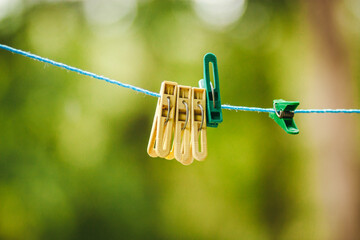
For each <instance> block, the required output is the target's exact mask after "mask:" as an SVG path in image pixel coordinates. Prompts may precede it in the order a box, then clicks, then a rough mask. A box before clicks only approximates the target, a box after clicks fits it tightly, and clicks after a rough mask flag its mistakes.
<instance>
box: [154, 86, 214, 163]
mask: <svg viewBox="0 0 360 240" xmlns="http://www.w3.org/2000/svg"><path fill="white" fill-rule="evenodd" d="M205 109H206V96H205V89H202V88H196V87H188V86H181V85H178V84H177V83H175V82H168V81H164V82H163V83H162V84H161V90H160V98H159V100H158V104H157V107H156V112H155V116H154V121H153V126H152V129H151V133H150V139H149V144H148V148H147V152H148V154H149V155H150V156H151V157H162V158H166V159H169V160H170V159H174V158H175V159H176V160H178V161H179V162H180V163H182V164H184V165H189V164H191V163H192V162H193V159H194V158H195V159H196V160H199V161H202V160H204V159H205V158H206V156H207V138H206V115H205V114H206V112H205Z"/></svg>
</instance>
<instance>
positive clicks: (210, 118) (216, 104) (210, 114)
mask: <svg viewBox="0 0 360 240" xmlns="http://www.w3.org/2000/svg"><path fill="white" fill-rule="evenodd" d="M210 63H212V66H213V72H212V74H213V79H214V86H213V85H212V83H211V80H210V71H209V64H210ZM199 87H200V88H205V89H206V115H207V118H206V120H207V123H206V125H207V126H208V127H215V128H216V127H217V126H218V124H219V123H221V122H222V121H223V117H222V111H221V98H220V84H219V74H218V67H217V60H216V56H215V55H214V54H212V53H207V54H206V55H205V56H204V78H203V79H201V80H200V81H199Z"/></svg>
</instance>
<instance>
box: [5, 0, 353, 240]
mask: <svg viewBox="0 0 360 240" xmlns="http://www.w3.org/2000/svg"><path fill="white" fill-rule="evenodd" d="M304 8H305V7H304V5H303V4H302V2H299V1H293V0H281V1H276V2H275V1H260V0H252V1H245V0H226V1H225V0H224V1H206V0H194V1H163V0H138V1H137V0H122V1H121V0H111V1H100V0H86V1H85V0H84V1H60V0H52V1H50V0H47V1H46V0H0V43H2V44H6V45H10V46H13V47H15V48H19V49H23V50H26V51H30V52H32V53H35V54H38V55H40V56H44V57H47V58H50V59H54V60H56V61H60V62H64V63H66V64H69V65H72V66H76V67H79V68H81V69H85V70H88V71H91V72H95V73H97V74H100V75H104V76H107V77H110V78H112V79H116V80H118V81H121V82H124V83H129V84H133V85H136V86H140V87H143V88H146V89H149V90H151V91H158V90H159V88H160V84H161V82H162V81H163V80H169V81H175V82H178V83H180V84H182V85H192V86H196V85H197V82H198V80H199V79H201V78H202V58H203V55H204V54H205V53H207V52H213V53H215V54H216V55H217V57H218V64H219V75H220V84H221V95H222V102H223V103H225V104H233V105H242V106H258V107H271V104H272V100H273V99H278V98H283V99H287V100H299V101H300V103H301V105H300V108H331V107H333V106H323V105H321V106H320V105H318V104H317V103H316V102H314V101H311V99H310V100H309V99H308V98H307V99H305V96H306V95H307V92H306V89H307V88H309V86H310V88H311V86H312V85H311V84H312V83H311V82H310V81H308V80H307V79H308V76H309V75H311V74H312V69H314V68H316V60H314V59H315V58H314V56H313V49H314V48H315V47H314V44H313V42H312V40H311V39H312V32H311V30H310V27H309V25H310V24H309V21H308V20H307V19H308V17H307V13H306V11H305V10H304ZM359 9H360V4H359V2H358V1H356V0H346V1H342V2H340V3H339V4H338V5H337V8H336V12H335V14H336V16H337V21H338V24H339V26H340V29H341V34H342V36H343V38H344V39H345V42H346V44H347V48H348V49H349V50H350V51H349V53H350V54H349V55H350V56H349V57H350V62H351V63H350V65H351V71H352V74H353V79H355V80H356V81H357V82H359V79H360V71H359V69H360V66H359V62H360V61H357V60H358V59H359V57H360V51H359V50H360V41H359V40H360V28H359V23H360V11H359ZM354 91H357V92H356V93H358V92H359V91H358V90H354ZM357 100H359V98H357ZM155 105H156V99H155V98H153V97H149V96H145V95H142V94H138V93H135V92H133V91H130V90H127V89H123V88H120V87H117V86H115V85H111V84H107V83H105V82H102V81H98V80H94V79H91V78H88V77H85V76H81V75H77V74H75V73H72V72H67V71H64V70H61V69H58V68H55V67H53V66H49V65H45V64H43V63H39V62H36V61H32V60H29V59H26V58H24V57H21V56H18V55H14V54H11V53H8V52H5V51H0V239H247V240H251V239H310V240H311V239H325V238H327V234H326V231H327V228H326V226H323V224H322V218H321V212H320V210H319V208H318V206H317V204H316V201H315V199H316V198H315V195H316V190H315V188H314V184H313V182H314V179H315V178H316V176H315V175H314V174H313V168H314V162H316V157H315V156H314V154H313V149H312V147H311V141H310V140H311V134H310V133H309V132H310V130H309V129H308V130H307V127H308V126H309V125H311V122H312V121H313V120H312V118H313V119H314V121H316V117H315V116H314V115H299V116H298V115H297V116H296V118H295V121H296V122H297V125H298V127H299V129H300V135H298V136H290V135H286V134H285V132H283V130H282V129H281V128H280V127H279V126H277V125H276V124H275V123H274V122H273V121H272V120H271V119H270V118H269V117H268V116H267V114H263V113H262V114H258V113H245V112H235V111H226V110H225V111H224V112H223V115H224V122H223V123H222V124H221V125H220V126H219V127H218V128H217V129H212V128H209V129H208V147H209V151H208V158H207V159H206V161H204V162H195V163H194V164H192V165H190V166H187V167H185V166H182V165H181V164H179V163H178V162H176V161H167V160H164V159H159V158H150V157H149V156H148V155H147V153H146V146H147V141H148V137H149V134H150V128H151V124H152V118H153V114H154V111H155ZM343 107H344V108H346V107H347V108H351V107H353V108H355V107H356V105H355V104H354V105H352V106H343ZM328 117H331V115H328ZM353 117H357V116H353ZM305 119H307V120H306V121H307V122H305ZM357 122H358V121H357ZM354 129H355V126H354ZM354 134H357V137H359V134H358V133H354ZM319 216H320V217H319Z"/></svg>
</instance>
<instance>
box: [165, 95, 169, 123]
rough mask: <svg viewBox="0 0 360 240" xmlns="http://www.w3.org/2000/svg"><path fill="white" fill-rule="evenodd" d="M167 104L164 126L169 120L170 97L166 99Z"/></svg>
mask: <svg viewBox="0 0 360 240" xmlns="http://www.w3.org/2000/svg"><path fill="white" fill-rule="evenodd" d="M167 102H168V111H167V115H166V119H165V123H164V124H165V125H166V124H167V123H168V121H169V119H170V97H167Z"/></svg>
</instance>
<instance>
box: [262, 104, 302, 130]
mask: <svg viewBox="0 0 360 240" xmlns="http://www.w3.org/2000/svg"><path fill="white" fill-rule="evenodd" d="M299 104H300V103H299V102H296V101H291V102H290V101H284V100H282V99H279V100H274V102H273V105H274V110H275V112H271V113H269V117H271V118H272V119H274V120H275V122H276V123H277V124H279V125H280V127H282V128H283V129H284V130H285V132H287V133H289V134H298V133H299V129H298V128H297V126H296V124H295V121H294V111H295V109H296V108H297V106H299Z"/></svg>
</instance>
